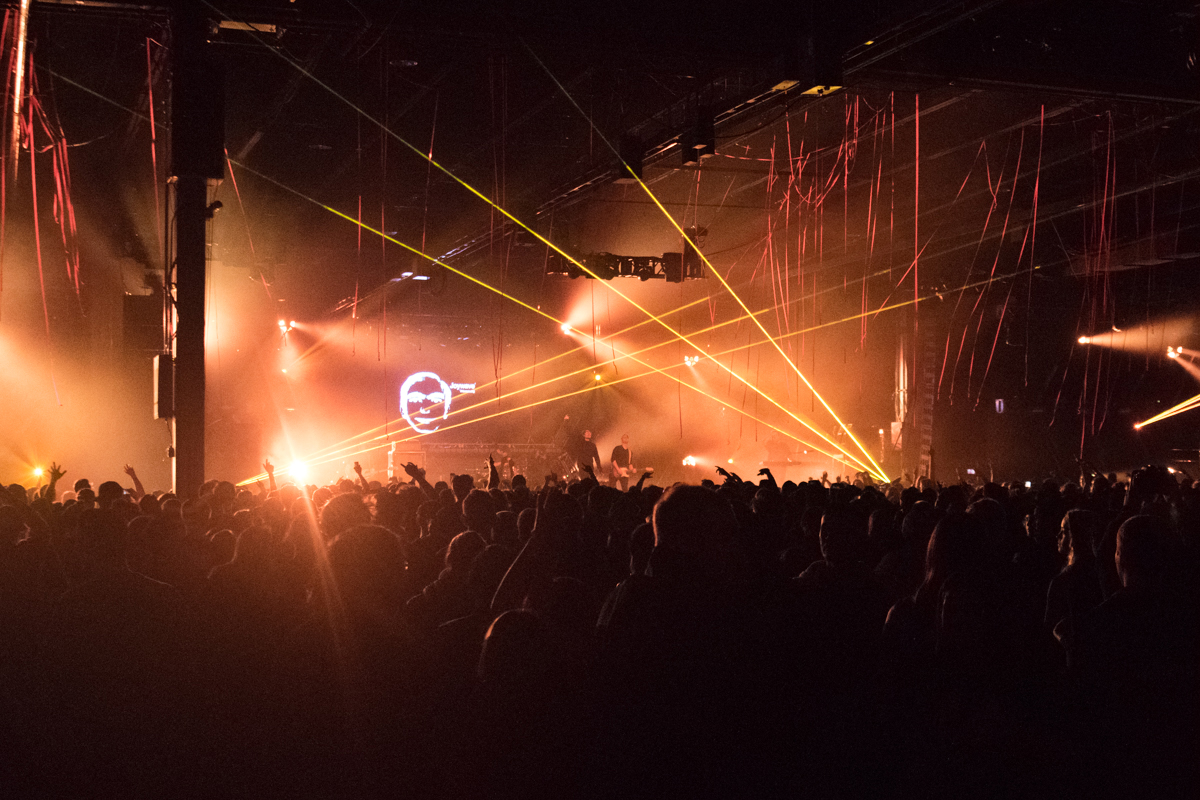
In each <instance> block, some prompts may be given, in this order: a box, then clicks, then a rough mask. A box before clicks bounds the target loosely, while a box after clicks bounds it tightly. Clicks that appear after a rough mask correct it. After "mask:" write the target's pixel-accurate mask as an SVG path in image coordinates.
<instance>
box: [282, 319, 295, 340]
mask: <svg viewBox="0 0 1200 800" xmlns="http://www.w3.org/2000/svg"><path fill="white" fill-rule="evenodd" d="M295 324H296V323H294V322H288V321H287V320H286V319H281V320H279V332H280V333H282V334H283V335H284V336H287V334H288V331H290V330H291V329H292V327H293V326H294V325H295Z"/></svg>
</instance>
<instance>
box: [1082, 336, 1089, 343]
mask: <svg viewBox="0 0 1200 800" xmlns="http://www.w3.org/2000/svg"><path fill="white" fill-rule="evenodd" d="M1090 341H1091V339H1089V338H1088V337H1086V336H1080V337H1079V343H1080V344H1087V343H1088V342H1090Z"/></svg>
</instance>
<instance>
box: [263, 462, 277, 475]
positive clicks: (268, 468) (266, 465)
mask: <svg viewBox="0 0 1200 800" xmlns="http://www.w3.org/2000/svg"><path fill="white" fill-rule="evenodd" d="M263 472H265V473H267V474H268V475H274V474H275V465H274V464H272V463H271V460H270V459H263Z"/></svg>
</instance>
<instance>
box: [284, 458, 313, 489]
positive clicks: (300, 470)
mask: <svg viewBox="0 0 1200 800" xmlns="http://www.w3.org/2000/svg"><path fill="white" fill-rule="evenodd" d="M288 474H289V475H291V476H292V479H293V480H295V481H296V482H298V483H301V484H303V483H307V482H308V465H306V464H305V463H304V462H303V461H293V462H292V466H290V467H288Z"/></svg>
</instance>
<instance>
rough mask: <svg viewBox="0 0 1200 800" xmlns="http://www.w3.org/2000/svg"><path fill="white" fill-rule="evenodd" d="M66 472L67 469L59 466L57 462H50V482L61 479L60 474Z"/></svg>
mask: <svg viewBox="0 0 1200 800" xmlns="http://www.w3.org/2000/svg"><path fill="white" fill-rule="evenodd" d="M66 474H67V471H66V470H65V469H63V468H62V467H60V466H59V465H58V464H55V463H54V462H53V461H51V462H50V482H51V483H54V482H55V481H58V480H61V479H62V476H63V475H66Z"/></svg>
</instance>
